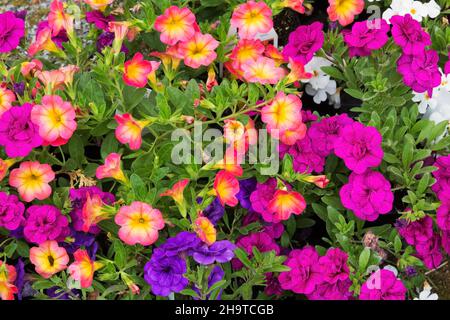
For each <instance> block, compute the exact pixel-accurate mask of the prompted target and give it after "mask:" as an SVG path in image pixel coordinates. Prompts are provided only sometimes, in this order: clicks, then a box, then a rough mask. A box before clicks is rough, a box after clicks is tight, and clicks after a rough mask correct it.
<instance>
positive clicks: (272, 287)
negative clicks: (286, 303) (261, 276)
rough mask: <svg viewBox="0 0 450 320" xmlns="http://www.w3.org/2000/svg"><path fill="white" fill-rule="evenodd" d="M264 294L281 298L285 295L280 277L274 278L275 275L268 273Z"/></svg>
mask: <svg viewBox="0 0 450 320" xmlns="http://www.w3.org/2000/svg"><path fill="white" fill-rule="evenodd" d="M264 293H265V294H266V295H268V296H271V295H276V296H280V295H282V294H283V288H281V284H280V281H278V277H276V276H274V275H273V273H270V272H269V273H266V288H265V289H264Z"/></svg>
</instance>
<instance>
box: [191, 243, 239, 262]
mask: <svg viewBox="0 0 450 320" xmlns="http://www.w3.org/2000/svg"><path fill="white" fill-rule="evenodd" d="M235 249H236V246H235V245H234V244H233V243H231V242H230V241H228V240H222V241H216V242H214V243H213V244H212V245H210V246H208V245H206V244H202V245H200V246H198V247H197V248H195V249H194V253H193V255H192V257H193V258H194V260H195V261H197V262H198V263H200V264H203V265H208V264H211V263H214V262H218V263H226V262H228V261H230V260H231V259H233V257H234V250H235Z"/></svg>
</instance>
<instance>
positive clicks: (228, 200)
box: [213, 170, 239, 207]
mask: <svg viewBox="0 0 450 320" xmlns="http://www.w3.org/2000/svg"><path fill="white" fill-rule="evenodd" d="M213 192H214V194H215V195H216V196H217V197H218V198H219V200H220V204H221V205H222V206H223V205H225V204H227V205H229V206H230V207H234V206H235V205H237V204H238V199H237V198H236V195H237V194H238V192H239V181H238V180H237V179H236V178H235V177H234V175H232V174H231V173H229V172H228V171H225V170H220V171H219V172H218V173H217V175H216V178H215V180H214V190H213Z"/></svg>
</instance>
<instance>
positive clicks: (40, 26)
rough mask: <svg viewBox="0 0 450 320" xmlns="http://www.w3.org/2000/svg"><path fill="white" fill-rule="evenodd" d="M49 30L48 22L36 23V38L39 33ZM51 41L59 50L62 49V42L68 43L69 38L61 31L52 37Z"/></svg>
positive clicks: (63, 30) (64, 31)
mask: <svg viewBox="0 0 450 320" xmlns="http://www.w3.org/2000/svg"><path fill="white" fill-rule="evenodd" d="M45 28H49V25H48V21H47V20H43V21H41V22H39V23H38V26H37V29H36V37H37V35H38V34H39V31H41V30H43V29H45ZM52 41H53V42H54V43H55V44H56V45H57V46H58V47H59V48H60V49H63V42H67V41H69V37H68V36H67V32H66V30H65V29H61V30H60V31H59V32H58V34H57V35H52Z"/></svg>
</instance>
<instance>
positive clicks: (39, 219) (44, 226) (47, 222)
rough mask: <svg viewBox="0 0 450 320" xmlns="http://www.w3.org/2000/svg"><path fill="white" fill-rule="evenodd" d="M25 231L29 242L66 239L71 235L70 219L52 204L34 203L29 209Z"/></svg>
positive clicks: (39, 242) (38, 242)
mask: <svg viewBox="0 0 450 320" xmlns="http://www.w3.org/2000/svg"><path fill="white" fill-rule="evenodd" d="M26 216H27V219H26V222H25V227H24V229H23V233H24V236H25V239H26V240H27V241H29V242H33V243H37V244H41V243H43V242H45V241H47V240H56V241H58V242H60V241H64V239H65V238H66V237H67V236H68V235H69V233H70V229H69V220H67V218H66V217H65V216H64V215H63V214H62V213H61V211H60V210H59V209H58V208H56V207H55V206H52V205H34V206H31V207H29V208H28V210H27V214H26Z"/></svg>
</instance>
